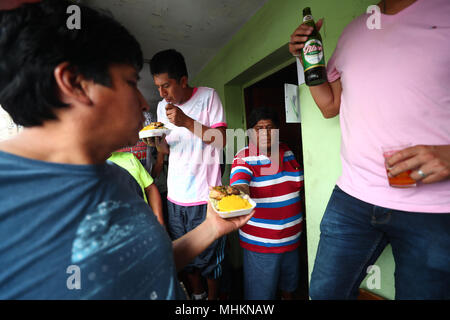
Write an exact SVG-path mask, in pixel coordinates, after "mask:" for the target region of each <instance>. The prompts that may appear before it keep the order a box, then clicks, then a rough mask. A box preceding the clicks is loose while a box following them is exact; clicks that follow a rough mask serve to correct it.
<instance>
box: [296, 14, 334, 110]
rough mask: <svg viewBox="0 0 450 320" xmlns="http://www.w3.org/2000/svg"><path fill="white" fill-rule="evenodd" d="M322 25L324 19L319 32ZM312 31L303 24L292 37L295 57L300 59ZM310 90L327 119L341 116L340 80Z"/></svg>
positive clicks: (318, 24) (318, 23)
mask: <svg viewBox="0 0 450 320" xmlns="http://www.w3.org/2000/svg"><path fill="white" fill-rule="evenodd" d="M322 24H323V20H322V19H320V20H319V21H317V23H316V27H317V30H320V28H321V27H322ZM312 31H313V28H312V27H310V26H308V25H305V24H301V25H299V26H298V27H297V29H295V31H294V32H293V33H292V35H291V41H290V42H289V51H290V52H291V54H292V55H293V56H295V57H300V51H301V50H302V49H303V47H304V46H305V41H306V40H307V39H308V36H309V35H310V34H311V33H312ZM299 60H300V62H301V63H303V62H302V59H301V58H299ZM309 90H310V92H311V95H312V97H313V98H314V101H315V102H316V104H317V106H318V107H319V109H320V111H321V112H322V114H323V116H324V117H325V118H333V117H335V116H337V115H338V114H339V107H340V105H341V93H342V86H341V80H340V79H338V80H336V81H333V82H331V83H329V82H325V83H323V84H321V85H318V86H312V87H309Z"/></svg>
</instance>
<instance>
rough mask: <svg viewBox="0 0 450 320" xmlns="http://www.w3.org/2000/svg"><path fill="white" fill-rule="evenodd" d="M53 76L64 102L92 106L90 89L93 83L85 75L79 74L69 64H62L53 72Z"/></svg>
mask: <svg viewBox="0 0 450 320" xmlns="http://www.w3.org/2000/svg"><path fill="white" fill-rule="evenodd" d="M53 75H54V77H55V80H56V85H57V86H58V91H59V95H60V98H61V101H62V102H64V103H67V104H71V103H72V102H75V101H77V102H79V103H82V104H86V105H91V104H92V101H91V99H90V98H89V95H88V93H89V92H88V89H89V85H90V84H92V83H93V82H92V81H90V80H86V79H85V78H84V77H83V75H81V74H79V73H77V72H76V70H75V68H74V67H72V66H71V65H70V64H69V62H62V63H60V64H59V65H57V66H56V68H55V70H53Z"/></svg>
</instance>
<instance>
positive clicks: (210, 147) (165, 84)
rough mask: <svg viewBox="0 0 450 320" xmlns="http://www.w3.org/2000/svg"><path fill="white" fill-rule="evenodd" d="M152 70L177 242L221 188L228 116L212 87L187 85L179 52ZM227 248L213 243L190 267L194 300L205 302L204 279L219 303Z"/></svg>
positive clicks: (165, 54) (168, 53)
mask: <svg viewBox="0 0 450 320" xmlns="http://www.w3.org/2000/svg"><path fill="white" fill-rule="evenodd" d="M150 69H151V70H150V71H151V73H152V76H153V81H154V83H155V85H156V86H157V88H158V90H159V93H160V96H161V98H163V100H162V101H160V102H159V104H158V109H157V118H158V121H159V122H162V123H164V126H165V127H167V128H168V129H170V130H171V131H170V133H169V134H168V135H167V137H163V138H162V139H156V141H155V143H156V146H157V150H158V152H159V153H160V154H161V153H164V154H169V168H168V174H167V199H168V230H169V234H170V236H171V237H172V239H173V240H175V239H178V238H180V237H182V236H183V235H184V234H186V233H187V232H189V231H190V230H192V229H194V228H195V227H197V226H198V225H199V224H200V223H201V222H202V221H203V220H204V219H205V217H206V208H207V202H208V196H209V186H218V185H221V184H222V182H221V177H222V174H221V170H220V163H221V157H222V152H223V151H222V150H223V146H224V145H225V143H226V141H225V139H226V135H225V129H226V122H225V113H224V111H223V107H222V103H221V102H220V98H219V95H218V94H217V92H216V91H215V90H214V89H212V88H206V87H198V88H191V87H190V86H189V85H188V77H187V68H186V64H185V61H184V58H183V56H182V55H181V54H180V53H179V52H177V51H175V50H173V49H169V50H164V51H161V52H158V53H157V54H156V55H155V56H153V58H152V60H151V61H150ZM162 159H163V157H161V156H158V160H159V161H161V160H162ZM157 165H158V164H157ZM224 245H225V238H224V237H223V238H221V239H219V240H217V241H215V242H214V243H213V244H212V245H211V246H210V247H209V248H208V249H207V250H205V251H204V252H203V253H202V254H200V255H199V256H198V257H197V258H196V259H195V260H194V261H193V262H192V263H191V264H190V265H188V267H187V268H186V271H187V274H188V279H189V284H190V287H191V289H192V293H193V298H194V299H203V298H206V292H204V289H203V285H202V279H201V276H203V277H205V278H206V279H207V282H208V299H210V300H215V299H217V295H218V281H217V280H218V279H219V278H220V277H221V270H222V269H221V262H222V260H223V257H224Z"/></svg>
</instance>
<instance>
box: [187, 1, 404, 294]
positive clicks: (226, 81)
mask: <svg viewBox="0 0 450 320" xmlns="http://www.w3.org/2000/svg"><path fill="white" fill-rule="evenodd" d="M374 3H376V1H373V0H345V1H336V0H321V1H319V0H314V1H312V0H310V1H306V0H305V1H302V0H269V1H268V2H267V3H266V4H265V5H264V7H262V8H261V9H260V10H259V11H258V12H257V13H256V14H255V15H254V16H253V17H252V18H251V19H250V21H249V22H248V23H247V24H246V25H245V26H244V27H243V28H241V30H240V31H239V32H238V33H237V34H235V35H234V37H233V38H232V40H231V41H229V42H228V43H226V44H224V47H223V48H222V49H221V50H220V52H219V53H218V54H217V55H216V56H215V57H214V58H213V59H212V60H211V61H210V62H209V63H208V64H207V65H206V67H205V68H203V70H202V71H201V72H200V73H199V74H198V75H197V76H196V77H195V78H194V79H192V81H191V84H193V85H205V86H210V87H213V88H215V89H216V90H217V91H218V93H219V95H220V96H221V99H222V102H223V103H224V108H225V111H226V116H227V122H228V124H229V128H245V118H244V117H245V112H244V101H243V88H245V87H246V86H248V85H250V84H252V83H254V82H256V81H258V80H259V79H262V78H264V77H265V76H267V75H269V74H271V73H273V72H275V71H277V70H279V69H281V68H282V67H284V66H286V65H287V64H289V63H292V62H294V61H295V60H294V58H293V57H292V56H291V55H290V54H289V52H288V50H287V42H288V41H289V37H290V35H291V33H292V31H293V30H294V29H295V28H296V27H297V26H298V24H299V22H300V19H301V10H302V9H303V8H304V7H306V6H310V7H311V9H312V13H313V16H314V17H315V18H316V20H318V19H319V18H322V17H324V18H325V24H324V26H323V28H322V30H321V34H322V38H323V40H324V49H325V55H326V58H327V59H329V58H330V55H331V53H332V52H333V50H334V48H335V46H336V43H337V40H338V38H339V35H340V34H341V32H342V30H343V28H344V27H345V26H346V25H347V24H348V23H349V22H350V21H351V20H352V19H353V18H355V17H356V16H358V15H360V14H362V13H363V12H365V11H366V9H367V7H368V6H369V5H370V4H374ZM299 90H300V101H301V117H302V137H303V157H304V172H305V192H306V199H305V201H306V215H307V240H308V241H307V242H308V260H309V266H308V269H309V274H311V271H312V267H313V263H314V259H315V255H316V250H317V245H318V242H319V237H320V230H319V225H320V221H321V219H322V215H323V212H324V210H325V207H326V205H327V202H328V199H329V197H330V194H331V191H332V189H333V187H334V185H335V182H336V180H337V178H338V176H339V174H340V172H341V162H340V157H339V147H340V127H339V119H338V117H336V118H334V119H328V120H327V119H324V118H323V117H322V115H321V114H320V112H319V110H318V108H317V106H316V105H315V103H314V101H313V100H312V97H311V95H310V94H309V90H308V88H307V87H304V86H301V87H300V89H299ZM228 169H229V168H228ZM224 182H225V183H227V182H228V180H227V179H224ZM232 239H234V240H236V235H232ZM232 250H235V256H236V255H237V254H238V250H237V249H236V248H234V249H232ZM238 260H239V259H238V258H237V260H236V261H234V263H235V264H236V263H239V261H238ZM376 265H378V266H379V267H380V271H381V288H380V289H379V290H378V289H374V290H370V291H373V292H374V293H376V294H379V295H381V296H383V297H385V298H388V299H393V298H394V295H395V291H394V286H393V283H394V277H393V272H394V263H393V258H392V252H391V250H390V247H388V248H387V249H386V250H385V252H383V254H382V256H381V257H380V258H379V260H378V261H377V262H376ZM366 282H367V281H366V280H364V281H363V283H362V287H365V288H367V285H366Z"/></svg>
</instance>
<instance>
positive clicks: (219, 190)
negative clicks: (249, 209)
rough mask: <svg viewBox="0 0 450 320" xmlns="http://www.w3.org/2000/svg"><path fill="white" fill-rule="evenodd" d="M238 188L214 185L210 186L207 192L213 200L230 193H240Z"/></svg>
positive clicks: (220, 198)
mask: <svg viewBox="0 0 450 320" xmlns="http://www.w3.org/2000/svg"><path fill="white" fill-rule="evenodd" d="M240 193H241V192H240V190H239V189H237V188H235V187H232V186H216V187H212V189H211V191H210V192H209V197H210V198H212V199H215V200H222V198H224V197H226V196H231V195H240Z"/></svg>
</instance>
